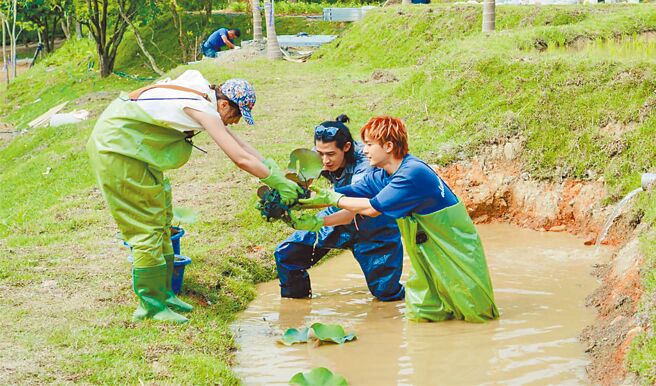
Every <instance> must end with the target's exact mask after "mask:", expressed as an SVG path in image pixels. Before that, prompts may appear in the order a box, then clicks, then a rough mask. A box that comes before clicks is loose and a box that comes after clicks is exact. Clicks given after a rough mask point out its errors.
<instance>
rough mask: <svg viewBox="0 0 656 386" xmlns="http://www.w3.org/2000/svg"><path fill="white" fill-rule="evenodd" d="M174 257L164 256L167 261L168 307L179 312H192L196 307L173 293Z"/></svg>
mask: <svg viewBox="0 0 656 386" xmlns="http://www.w3.org/2000/svg"><path fill="white" fill-rule="evenodd" d="M174 258H175V257H174V256H173V255H168V256H164V259H165V260H166V305H167V306H169V307H171V308H172V309H174V310H175V311H178V312H190V311H191V310H193V309H194V307H193V306H192V305H191V304H189V303H185V302H183V301H182V300H180V299H179V298H178V297H177V296H176V295H175V292H173V287H171V279H172V278H173V259H174Z"/></svg>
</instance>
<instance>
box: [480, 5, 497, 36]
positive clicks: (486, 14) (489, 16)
mask: <svg viewBox="0 0 656 386" xmlns="http://www.w3.org/2000/svg"><path fill="white" fill-rule="evenodd" d="M494 1H495V0H484V1H483V32H494V29H495V20H496V9H495V5H496V4H495V2H494Z"/></svg>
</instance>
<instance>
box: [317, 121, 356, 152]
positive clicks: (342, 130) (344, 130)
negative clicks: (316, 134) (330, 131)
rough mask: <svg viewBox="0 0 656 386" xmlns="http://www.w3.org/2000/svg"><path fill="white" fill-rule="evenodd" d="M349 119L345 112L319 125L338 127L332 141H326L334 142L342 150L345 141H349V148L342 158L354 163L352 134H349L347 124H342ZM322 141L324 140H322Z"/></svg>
mask: <svg viewBox="0 0 656 386" xmlns="http://www.w3.org/2000/svg"><path fill="white" fill-rule="evenodd" d="M350 121H351V119H350V118H349V117H348V116H347V115H346V114H340V115H339V116H338V117H337V118H335V120H334V121H326V122H322V123H321V124H320V126H323V127H335V128H337V129H338V130H337V133H336V134H335V139H334V140H333V141H328V143H330V142H335V146H337V148H338V149H340V150H342V149H344V146H346V143H347V142H350V143H351V148H350V149H349V150H348V151H347V152H346V153H345V154H344V158H346V162H348V163H350V164H352V163H355V141H354V140H353V136H352V135H351V131H350V130H349V128H348V126H346V125H345V124H344V123H347V122H350ZM314 142H315V143H316V142H317V139H316V138H315V139H314ZM322 142H325V141H323V140H322Z"/></svg>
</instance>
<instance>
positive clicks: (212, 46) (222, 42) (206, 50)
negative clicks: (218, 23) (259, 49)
mask: <svg viewBox="0 0 656 386" xmlns="http://www.w3.org/2000/svg"><path fill="white" fill-rule="evenodd" d="M240 36H241V31H240V30H239V28H231V29H227V28H219V29H217V30H216V31H214V32H212V34H211V35H210V36H209V37H208V38H207V40H205V41H204V42H203V44H201V45H200V50H201V51H202V52H203V55H205V56H207V57H208V58H216V56H217V54H218V52H220V51H221V48H222V47H228V48H229V49H234V48H235V44H234V42H235V38H238V37H240Z"/></svg>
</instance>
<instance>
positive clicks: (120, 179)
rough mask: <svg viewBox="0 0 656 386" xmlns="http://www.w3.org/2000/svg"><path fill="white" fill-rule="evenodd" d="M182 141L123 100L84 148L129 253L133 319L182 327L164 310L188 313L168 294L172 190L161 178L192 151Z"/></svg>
mask: <svg viewBox="0 0 656 386" xmlns="http://www.w3.org/2000/svg"><path fill="white" fill-rule="evenodd" d="M187 138H188V135H187V134H185V133H183V132H180V131H178V130H176V129H174V128H172V127H170V126H168V125H166V124H165V123H163V122H160V121H157V120H155V119H153V118H152V117H151V116H150V115H149V114H148V113H146V112H145V111H144V110H143V109H142V108H141V107H139V105H138V103H137V102H134V101H132V100H131V98H130V97H128V95H127V94H122V95H121V96H120V97H119V98H117V99H116V100H114V101H113V102H112V103H111V104H110V105H109V107H107V109H106V110H105V111H104V112H103V114H102V115H101V116H100V118H98V121H97V123H96V125H95V127H94V130H93V133H92V134H91V138H90V139H89V142H88V143H87V150H88V152H89V158H90V163H91V166H92V167H93V169H94V172H95V174H96V178H97V180H98V184H99V186H100V189H101V191H102V194H103V197H104V198H105V200H106V202H107V204H108V207H109V209H110V212H111V214H112V216H113V217H114V219H115V220H116V223H117V224H118V227H119V230H120V231H121V233H122V235H123V237H124V238H125V241H126V242H128V243H129V244H130V245H131V246H132V248H133V250H132V252H133V256H134V265H133V279H134V290H135V292H136V293H137V296H138V297H139V299H140V300H141V302H140V307H139V308H138V309H137V311H136V312H135V314H134V318H135V319H143V318H151V317H152V318H154V319H161V320H171V321H174V322H184V321H186V318H184V317H182V316H180V315H178V314H175V313H174V312H172V311H170V310H169V309H168V307H167V306H166V304H168V305H169V306H171V307H174V308H176V309H177V310H181V311H189V310H191V306H190V305H188V304H186V303H184V302H182V301H180V300H179V299H177V298H176V297H175V295H174V294H173V292H172V291H171V290H170V281H171V277H170V276H171V273H172V267H173V259H172V258H173V249H172V246H171V243H170V241H169V238H170V225H171V219H172V217H173V210H172V207H171V201H172V198H171V187H170V185H169V183H168V181H167V180H166V179H165V178H164V174H163V171H164V170H168V169H175V168H179V167H181V166H182V165H184V164H185V163H186V162H187V161H188V160H189V157H190V155H191V151H192V146H191V144H190V143H189V142H187ZM169 260H170V264H169ZM169 265H170V267H169ZM165 301H166V304H165ZM167 311H168V312H167ZM169 313H170V314H169ZM171 314H172V315H171Z"/></svg>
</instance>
